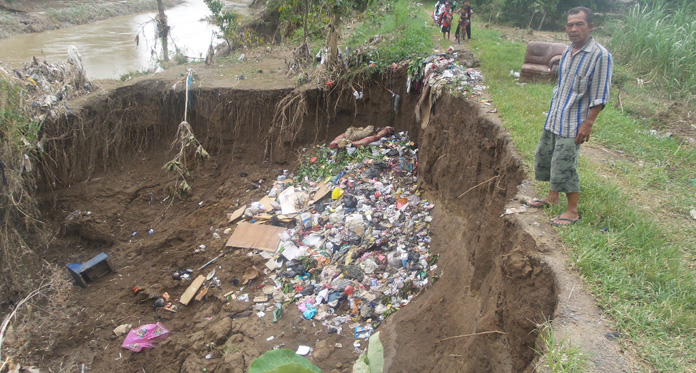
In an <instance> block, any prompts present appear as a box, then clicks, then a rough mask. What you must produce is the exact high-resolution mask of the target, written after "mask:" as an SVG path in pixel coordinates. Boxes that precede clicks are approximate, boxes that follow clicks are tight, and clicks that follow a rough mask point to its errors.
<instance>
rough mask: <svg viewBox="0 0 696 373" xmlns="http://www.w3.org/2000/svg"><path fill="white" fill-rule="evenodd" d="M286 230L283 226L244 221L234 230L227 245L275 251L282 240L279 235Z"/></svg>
mask: <svg viewBox="0 0 696 373" xmlns="http://www.w3.org/2000/svg"><path fill="white" fill-rule="evenodd" d="M285 230H286V229H285V228H283V227H274V226H272V225H266V224H251V223H246V222H242V223H239V224H238V225H237V229H235V230H234V232H232V235H231V236H230V238H229V239H228V240H227V244H226V246H228V247H239V248H243V249H257V250H265V251H269V252H275V251H276V249H277V248H278V243H279V242H280V237H279V236H278V235H279V234H281V233H283V232H285Z"/></svg>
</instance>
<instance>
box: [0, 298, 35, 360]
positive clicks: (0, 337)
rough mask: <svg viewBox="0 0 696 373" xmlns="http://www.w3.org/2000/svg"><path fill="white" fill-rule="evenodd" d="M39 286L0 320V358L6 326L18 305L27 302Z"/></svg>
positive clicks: (0, 356)
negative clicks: (0, 321) (0, 323)
mask: <svg viewBox="0 0 696 373" xmlns="http://www.w3.org/2000/svg"><path fill="white" fill-rule="evenodd" d="M41 288H42V287H39V288H38V289H36V290H34V291H32V292H31V293H29V295H27V296H26V297H25V298H24V299H22V300H21V301H19V303H17V305H16V306H15V308H14V310H12V312H10V314H9V315H7V316H5V319H4V320H3V321H2V326H1V327H0V360H1V359H2V342H3V341H4V340H5V331H6V330H7V327H8V326H9V325H10V320H12V318H13V317H14V315H15V314H16V313H17V311H18V310H19V307H21V306H22V305H23V304H24V303H26V302H28V301H29V299H31V298H33V297H34V296H36V295H37V294H39V291H40V290H41Z"/></svg>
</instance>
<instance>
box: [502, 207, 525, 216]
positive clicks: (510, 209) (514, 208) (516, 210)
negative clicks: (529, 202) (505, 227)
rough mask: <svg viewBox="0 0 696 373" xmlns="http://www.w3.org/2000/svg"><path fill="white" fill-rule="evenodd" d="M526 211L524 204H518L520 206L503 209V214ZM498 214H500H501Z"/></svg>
mask: <svg viewBox="0 0 696 373" xmlns="http://www.w3.org/2000/svg"><path fill="white" fill-rule="evenodd" d="M525 212H527V207H526V206H520V207H510V208H506V209H505V214H503V215H512V214H521V213H525ZM503 215H500V216H503Z"/></svg>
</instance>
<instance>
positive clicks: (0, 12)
mask: <svg viewBox="0 0 696 373" xmlns="http://www.w3.org/2000/svg"><path fill="white" fill-rule="evenodd" d="M183 2H184V0H164V4H165V7H167V8H169V7H172V6H174V5H178V4H181V3H183ZM155 9H157V2H155V1H146V0H124V1H120V0H99V1H94V2H87V3H85V2H82V1H77V0H67V1H59V0H41V1H38V0H20V1H16V2H12V3H7V2H3V4H2V5H0V38H3V39H4V38H7V37H10V36H12V35H17V34H26V33H33V32H42V31H48V30H56V29H60V28H65V27H71V26H76V25H82V24H85V23H90V22H95V21H99V20H103V19H107V18H111V17H116V16H122V15H127V14H133V13H139V12H145V11H150V10H155Z"/></svg>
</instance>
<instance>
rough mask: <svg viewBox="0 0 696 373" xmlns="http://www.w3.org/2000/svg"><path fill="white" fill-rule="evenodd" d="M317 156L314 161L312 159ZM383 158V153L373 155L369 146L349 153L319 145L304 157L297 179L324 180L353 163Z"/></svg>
mask: <svg viewBox="0 0 696 373" xmlns="http://www.w3.org/2000/svg"><path fill="white" fill-rule="evenodd" d="M314 157H316V159H315V160H314V161H312V160H311V159H312V158H314ZM376 158H381V155H373V154H372V150H370V148H369V147H358V148H355V152H353V153H352V154H349V153H348V152H347V151H345V150H342V149H331V148H329V147H328V146H326V145H325V144H324V145H321V146H317V148H316V149H314V151H313V152H310V153H307V154H305V155H303V157H302V162H301V164H302V166H301V168H300V169H299V171H297V180H298V181H299V180H304V179H305V178H307V179H308V180H310V181H322V180H326V179H327V178H329V177H332V176H336V175H338V174H339V173H341V171H344V170H345V168H346V166H348V165H349V164H352V163H362V162H363V161H364V160H365V159H376Z"/></svg>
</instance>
